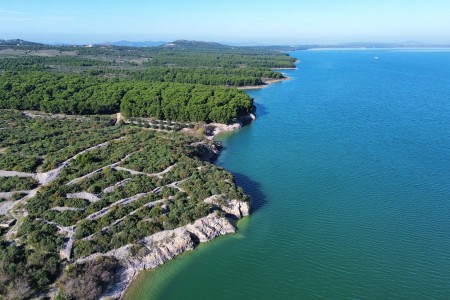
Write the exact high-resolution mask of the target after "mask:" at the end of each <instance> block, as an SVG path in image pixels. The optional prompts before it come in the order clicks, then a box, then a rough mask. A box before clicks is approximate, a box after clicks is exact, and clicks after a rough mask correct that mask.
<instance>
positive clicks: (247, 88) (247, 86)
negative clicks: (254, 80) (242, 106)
mask: <svg viewBox="0 0 450 300" xmlns="http://www.w3.org/2000/svg"><path fill="white" fill-rule="evenodd" d="M295 69H296V68H292V70H295ZM285 70H288V69H285ZM289 70H291V69H289ZM290 79H291V78H290V77H285V78H281V79H269V80H263V83H264V84H262V85H244V86H238V87H237V89H238V90H243V91H247V90H257V89H263V88H266V87H268V86H269V85H270V84H272V83H275V82H282V81H286V80H290Z"/></svg>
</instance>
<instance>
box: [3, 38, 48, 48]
mask: <svg viewBox="0 0 450 300" xmlns="http://www.w3.org/2000/svg"><path fill="white" fill-rule="evenodd" d="M38 45H43V44H39V43H34V42H29V41H24V40H20V39H14V40H0V46H38Z"/></svg>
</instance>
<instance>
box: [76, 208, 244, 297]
mask: <svg viewBox="0 0 450 300" xmlns="http://www.w3.org/2000/svg"><path fill="white" fill-rule="evenodd" d="M213 202H214V201H213ZM249 213H250V204H249V203H247V202H242V201H237V200H229V201H227V202H226V203H225V204H222V205H219V204H217V206H215V210H214V211H213V212H212V213H210V214H209V215H208V216H206V217H203V218H200V219H198V220H196V221H195V222H194V223H192V224H188V225H185V226H182V227H178V228H176V229H173V230H165V231H161V232H158V233H155V234H153V235H151V236H148V237H146V238H144V239H143V240H142V246H143V247H142V248H141V250H140V253H139V254H138V255H133V254H132V249H131V248H132V247H133V246H132V245H131V244H130V245H126V246H123V247H121V248H118V249H114V250H112V251H109V252H107V253H104V254H93V255H91V256H88V257H86V258H83V259H80V260H78V261H77V262H78V263H85V262H87V261H89V260H95V259H97V258H98V257H101V256H109V257H114V258H116V259H118V260H119V261H120V262H121V263H122V265H123V266H124V268H123V269H122V270H121V271H120V274H118V275H119V276H118V277H119V280H118V281H117V282H115V283H114V284H112V285H111V286H110V287H108V289H107V290H106V291H105V293H104V294H103V295H102V297H101V298H100V299H105V300H106V299H120V298H122V296H123V295H124V293H125V291H126V289H127V288H128V287H129V286H130V284H131V283H132V281H133V279H135V278H136V276H137V275H138V274H139V272H140V271H142V270H148V269H154V268H156V267H158V266H160V265H162V264H164V263H165V262H166V261H168V260H170V259H172V258H174V257H175V256H177V255H179V254H181V253H183V252H186V251H191V250H194V249H195V248H196V247H197V245H198V244H200V243H204V242H208V241H210V240H212V239H214V238H216V237H218V236H221V235H226V234H230V233H235V232H236V228H235V227H234V226H233V225H232V224H231V222H230V221H231V220H233V219H240V218H242V217H245V216H248V215H249Z"/></svg>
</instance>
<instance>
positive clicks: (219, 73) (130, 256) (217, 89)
mask: <svg viewBox="0 0 450 300" xmlns="http://www.w3.org/2000/svg"><path fill="white" fill-rule="evenodd" d="M294 62H295V60H294V59H293V58H291V57H290V56H288V55H286V54H284V53H281V52H278V51H274V50H272V49H261V48H248V47H230V46H224V45H221V44H216V43H204V42H191V41H176V42H173V43H169V44H165V45H162V46H158V47H151V48H131V47H118V46H110V45H99V46H93V47H91V46H89V47H87V46H58V47H56V46H48V45H41V44H35V43H29V42H25V41H18V40H17V41H7V42H3V43H0V109H1V110H0V137H1V138H0V236H1V237H0V295H2V296H3V297H4V298H5V299H25V298H30V297H50V298H53V299H97V298H100V297H104V298H106V297H110V298H120V297H121V295H122V294H123V292H124V291H125V289H126V287H127V286H128V285H129V283H130V282H131V280H132V279H133V278H134V277H135V276H136V274H137V273H138V272H139V271H140V270H143V269H148V268H155V267H157V266H159V265H161V264H163V263H164V262H165V261H167V260H169V259H171V258H173V257H174V256H176V255H178V254H180V253H182V252H184V251H189V250H192V249H194V248H195V247H196V245H197V244H198V243H200V242H205V241H209V240H211V239H213V238H215V237H217V236H219V235H223V234H228V233H232V232H234V231H235V227H234V225H233V222H231V221H232V220H233V219H239V218H241V217H243V216H247V215H248V214H249V212H250V203H251V202H250V199H249V198H248V196H247V195H245V193H244V191H243V190H242V189H241V188H240V187H238V186H236V184H235V181H234V178H233V176H232V175H231V174H230V173H229V172H227V171H226V170H224V169H223V168H220V167H217V166H215V165H214V164H213V162H214V160H215V159H216V158H217V156H218V155H219V154H220V149H221V147H220V144H218V143H216V142H214V141H212V140H211V136H212V135H213V134H215V133H217V132H219V131H222V130H229V129H235V128H238V127H240V126H242V124H244V123H245V122H248V121H250V120H252V119H253V118H254V115H253V113H254V110H255V107H254V104H253V99H251V98H250V97H249V96H248V95H246V94H245V93H244V92H242V91H239V90H237V89H236V87H239V86H248V85H253V86H262V85H264V82H267V81H270V80H280V79H282V78H283V75H282V74H281V73H278V72H276V71H274V70H271V68H289V67H293V66H294Z"/></svg>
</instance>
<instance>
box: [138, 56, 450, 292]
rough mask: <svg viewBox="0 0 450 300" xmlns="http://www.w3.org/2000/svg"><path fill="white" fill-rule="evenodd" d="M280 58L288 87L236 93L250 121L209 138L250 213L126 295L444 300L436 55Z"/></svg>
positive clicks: (448, 70)
mask: <svg viewBox="0 0 450 300" xmlns="http://www.w3.org/2000/svg"><path fill="white" fill-rule="evenodd" d="M291 55H293V56H294V57H296V58H298V59H300V60H301V62H300V63H299V65H298V69H297V70H290V71H286V75H287V76H289V77H291V80H289V81H285V82H282V83H276V84H273V85H271V86H269V87H267V88H265V89H261V90H254V91H249V92H248V93H249V94H250V95H251V96H252V97H254V98H255V100H256V103H257V117H258V119H257V120H256V121H255V122H254V123H252V124H251V125H250V126H247V127H245V128H243V129H242V130H240V131H239V132H237V133H233V134H231V135H228V136H226V137H222V141H223V143H224V146H225V150H224V152H223V154H222V155H221V157H220V159H219V162H218V164H219V165H221V166H223V167H225V168H227V169H228V170H230V171H231V172H232V173H234V174H235V176H236V179H237V182H238V184H240V185H242V186H243V187H244V189H245V190H246V191H247V192H248V193H249V194H250V195H251V196H252V197H253V200H254V208H255V210H254V212H253V214H252V215H251V216H250V217H249V218H246V219H245V220H244V221H242V222H241V223H240V224H239V229H240V231H239V233H238V234H236V235H234V236H229V237H223V238H219V239H218V240H216V241H214V242H211V243H208V244H206V245H202V246H200V247H199V249H198V250H196V251H194V252H192V253H189V254H186V255H183V256H181V257H180V258H178V259H176V260H174V261H171V262H169V263H168V264H166V265H164V266H163V267H162V268H160V269H158V270H157V271H154V272H151V273H149V274H147V275H145V276H144V278H143V279H141V280H140V281H139V282H138V285H139V286H138V287H134V289H135V290H136V291H137V294H136V295H137V296H136V295H135V297H136V298H147V299H299V298H300V299H311V298H328V299H329V298H331V299H337V298H338V299H341V298H344V299H361V298H368V299H375V298H376V299H386V298H395V299H427V298H428V299H444V298H450V52H449V51H443V50H439V51H432V50H427V51H424V50H395V49H392V50H365V51H301V52H294V53H292V54H291ZM375 57H378V59H375Z"/></svg>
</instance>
